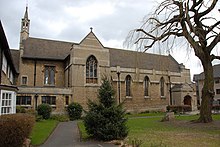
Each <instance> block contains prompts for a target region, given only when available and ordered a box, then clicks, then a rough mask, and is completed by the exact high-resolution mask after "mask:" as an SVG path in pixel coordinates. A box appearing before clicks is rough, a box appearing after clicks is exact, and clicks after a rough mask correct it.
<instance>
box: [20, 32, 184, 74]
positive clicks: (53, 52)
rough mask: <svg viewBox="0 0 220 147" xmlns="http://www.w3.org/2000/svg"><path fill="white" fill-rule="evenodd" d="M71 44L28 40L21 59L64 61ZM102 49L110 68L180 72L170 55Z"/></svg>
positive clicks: (35, 39) (36, 39) (25, 42)
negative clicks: (107, 53)
mask: <svg viewBox="0 0 220 147" xmlns="http://www.w3.org/2000/svg"><path fill="white" fill-rule="evenodd" d="M90 37H91V33H90ZM96 39H97V38H96ZM90 40H91V39H90ZM93 40H94V37H93ZM72 44H75V43H71V42H62V41H55V40H46V39H38V38H28V39H27V40H25V41H24V54H23V57H24V58H36V59H46V60H64V59H65V58H66V57H67V56H68V55H69V54H70V49H71V47H72ZM75 45H79V44H75ZM104 49H109V53H110V66H111V67H116V66H120V67H122V68H123V67H124V68H136V67H137V68H141V69H149V70H152V69H155V70H162V71H166V70H169V71H172V72H179V71H180V69H179V64H178V63H177V61H176V60H175V59H174V58H173V57H172V56H170V55H169V56H164V55H156V54H149V53H141V52H136V51H129V50H122V49H115V48H106V47H104Z"/></svg>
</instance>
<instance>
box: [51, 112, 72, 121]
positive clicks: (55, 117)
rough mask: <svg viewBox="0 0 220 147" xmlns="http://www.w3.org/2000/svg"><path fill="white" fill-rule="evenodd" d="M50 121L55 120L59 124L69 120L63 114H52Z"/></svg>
mask: <svg viewBox="0 0 220 147" xmlns="http://www.w3.org/2000/svg"><path fill="white" fill-rule="evenodd" d="M50 119H53V120H57V121H59V122H66V121H69V120H70V119H69V117H68V116H67V115H65V114H54V115H51V117H50Z"/></svg>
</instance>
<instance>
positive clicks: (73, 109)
mask: <svg viewBox="0 0 220 147" xmlns="http://www.w3.org/2000/svg"><path fill="white" fill-rule="evenodd" d="M82 110H83V108H82V106H81V105H80V104H78V103H71V104H69V105H68V107H67V112H68V115H69V118H70V120H77V119H80V118H81V115H82Z"/></svg>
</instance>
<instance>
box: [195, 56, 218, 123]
mask: <svg viewBox="0 0 220 147" xmlns="http://www.w3.org/2000/svg"><path fill="white" fill-rule="evenodd" d="M206 57H208V56H206ZM201 61H202V65H203V69H204V78H205V79H204V86H203V88H202V103H201V107H200V117H199V119H198V122H203V123H208V122H212V102H213V98H214V90H213V89H214V78H213V67H212V63H211V60H210V58H209V57H208V59H207V58H205V60H201Z"/></svg>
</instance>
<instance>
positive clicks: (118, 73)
mask: <svg viewBox="0 0 220 147" xmlns="http://www.w3.org/2000/svg"><path fill="white" fill-rule="evenodd" d="M117 75H118V103H119V104H120V99H121V98H120V95H121V93H120V82H121V81H120V72H117Z"/></svg>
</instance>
